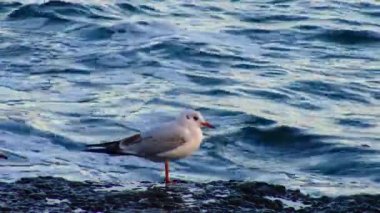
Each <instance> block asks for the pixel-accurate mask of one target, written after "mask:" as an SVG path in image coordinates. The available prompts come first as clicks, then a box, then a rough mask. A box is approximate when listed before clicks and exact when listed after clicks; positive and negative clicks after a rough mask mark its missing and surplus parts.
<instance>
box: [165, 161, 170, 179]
mask: <svg viewBox="0 0 380 213" xmlns="http://www.w3.org/2000/svg"><path fill="white" fill-rule="evenodd" d="M165 183H166V184H168V183H170V177H169V161H168V160H165Z"/></svg>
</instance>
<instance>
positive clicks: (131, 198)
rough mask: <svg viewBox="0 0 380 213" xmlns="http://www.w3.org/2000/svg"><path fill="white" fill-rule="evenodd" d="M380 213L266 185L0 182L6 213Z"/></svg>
mask: <svg viewBox="0 0 380 213" xmlns="http://www.w3.org/2000/svg"><path fill="white" fill-rule="evenodd" d="M142 210H143V211H144V212H158V211H162V210H164V211H169V212H200V211H204V212H237V211H238V212H380V194H379V195H353V196H340V197H335V198H332V197H319V198H313V197H310V196H308V195H305V194H302V193H301V192H300V191H298V190H289V189H286V188H285V187H284V186H281V185H271V184H267V183H263V182H240V181H216V182H210V183H193V182H184V181H181V182H177V183H175V184H173V185H169V186H165V185H163V184H157V183H149V182H142V183H139V185H138V186H137V187H135V188H130V189H125V188H123V187H121V186H118V185H112V184H103V183H95V182H73V181H68V180H65V179H63V178H55V177H38V178H22V179H20V180H19V181H17V182H14V183H0V212H131V211H132V212H135V211H142Z"/></svg>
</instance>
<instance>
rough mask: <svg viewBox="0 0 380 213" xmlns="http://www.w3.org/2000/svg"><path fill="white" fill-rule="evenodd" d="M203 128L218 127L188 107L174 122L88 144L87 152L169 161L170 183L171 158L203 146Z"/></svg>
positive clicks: (167, 181)
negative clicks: (142, 131)
mask: <svg viewBox="0 0 380 213" xmlns="http://www.w3.org/2000/svg"><path fill="white" fill-rule="evenodd" d="M202 127H208V128H214V126H212V125H211V124H210V123H208V122H207V121H206V120H205V119H204V118H203V116H202V114H201V113H200V112H198V111H194V110H190V109H187V110H184V111H183V112H182V113H181V114H180V115H179V116H178V117H177V119H175V120H174V121H171V122H168V123H164V124H162V125H160V126H158V127H156V128H153V129H150V130H148V131H147V132H145V133H138V134H135V135H132V136H130V137H127V138H124V139H121V140H117V141H112V142H108V143H101V144H90V145H87V149H86V150H85V151H89V152H100V153H107V154H111V155H134V156H138V157H142V158H146V159H149V160H151V161H155V162H163V161H164V162H165V183H170V178H169V160H177V159H181V158H184V157H187V156H189V155H191V154H192V153H193V152H194V151H196V150H198V149H199V146H200V145H201V142H202V139H203V134H202V130H201V128H202Z"/></svg>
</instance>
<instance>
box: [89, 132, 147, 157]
mask: <svg viewBox="0 0 380 213" xmlns="http://www.w3.org/2000/svg"><path fill="white" fill-rule="evenodd" d="M140 138H141V137H140V135H139V134H137V135H133V136H131V137H128V138H125V139H122V140H117V141H111V142H106V143H100V144H87V145H86V148H85V149H84V151H86V152H96V153H105V154H109V155H132V154H130V153H126V152H125V150H123V149H122V148H121V145H123V146H124V147H125V146H126V145H128V144H130V143H132V142H134V141H136V140H139V139H140Z"/></svg>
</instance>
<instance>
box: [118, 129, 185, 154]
mask: <svg viewBox="0 0 380 213" xmlns="http://www.w3.org/2000/svg"><path fill="white" fill-rule="evenodd" d="M187 134H188V132H187V129H186V128H184V127H181V126H178V125H176V124H175V123H174V124H167V125H162V126H160V127H158V128H155V129H153V130H151V131H150V132H148V133H147V134H146V135H145V136H143V137H142V140H141V141H140V142H139V143H134V144H130V143H127V144H125V146H123V147H122V149H123V150H125V151H126V152H132V153H135V154H137V155H140V156H146V157H149V156H154V155H158V154H160V153H163V152H167V151H170V150H173V149H175V148H177V147H179V146H181V145H183V144H184V143H186V142H187V140H186V138H187Z"/></svg>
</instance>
